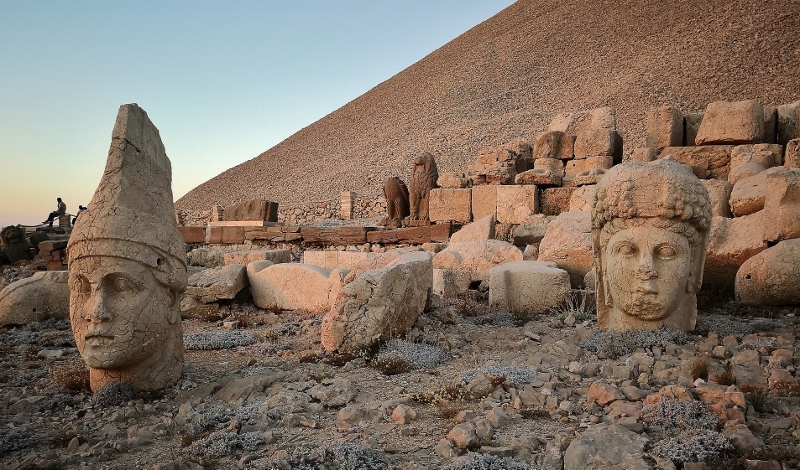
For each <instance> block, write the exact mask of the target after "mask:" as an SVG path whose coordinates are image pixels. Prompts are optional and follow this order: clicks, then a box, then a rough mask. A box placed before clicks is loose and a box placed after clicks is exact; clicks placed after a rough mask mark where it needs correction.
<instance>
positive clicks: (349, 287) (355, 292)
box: [321, 240, 488, 352]
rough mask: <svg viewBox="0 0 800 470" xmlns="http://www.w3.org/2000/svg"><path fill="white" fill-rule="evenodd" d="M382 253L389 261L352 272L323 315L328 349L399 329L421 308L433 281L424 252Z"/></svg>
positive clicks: (354, 345) (354, 347) (361, 343)
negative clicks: (351, 278)
mask: <svg viewBox="0 0 800 470" xmlns="http://www.w3.org/2000/svg"><path fill="white" fill-rule="evenodd" d="M487 241H488V240H487ZM462 243H471V242H462ZM385 255H386V258H387V259H388V260H390V261H389V263H391V264H386V265H384V266H382V267H380V268H377V269H372V270H369V271H366V272H363V273H360V274H356V276H355V279H354V280H353V281H352V282H349V283H347V284H346V285H345V286H344V287H343V288H342V292H341V293H340V294H339V296H338V298H337V299H336V300H335V302H334V303H333V305H332V307H331V310H330V312H328V313H327V314H326V315H325V317H324V318H323V320H322V328H321V339H322V345H323V347H325V349H327V350H328V351H335V350H338V351H342V352H356V351H359V350H362V349H364V348H367V347H369V346H371V345H373V344H374V343H375V342H376V341H379V340H387V339H389V338H391V337H394V336H399V335H402V334H404V333H405V332H406V331H407V330H408V329H409V328H410V327H411V325H413V324H414V322H415V321H416V319H417V317H418V316H419V315H420V314H421V313H422V310H423V308H424V307H425V303H426V302H427V300H428V294H429V293H430V292H431V290H432V287H433V273H432V266H431V257H430V255H429V254H428V253H426V252H424V251H416V252H401V253H392V252H389V253H387V254H385ZM378 258H381V257H378ZM375 262H376V263H377V264H380V263H381V260H380V259H376V261H375ZM354 272H357V269H354ZM351 274H352V273H351Z"/></svg>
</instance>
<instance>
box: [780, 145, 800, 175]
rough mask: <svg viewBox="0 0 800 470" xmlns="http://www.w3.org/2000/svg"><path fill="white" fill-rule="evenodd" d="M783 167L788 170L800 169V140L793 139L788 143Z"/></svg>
mask: <svg viewBox="0 0 800 470" xmlns="http://www.w3.org/2000/svg"><path fill="white" fill-rule="evenodd" d="M783 166H785V167H786V168H800V139H792V140H790V141H789V142H787V143H786V152H785V153H784V157H783Z"/></svg>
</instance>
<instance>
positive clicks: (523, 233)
mask: <svg viewBox="0 0 800 470" xmlns="http://www.w3.org/2000/svg"><path fill="white" fill-rule="evenodd" d="M552 219H553V217H547V216H545V215H543V214H536V215H533V216H531V217H529V218H528V219H527V220H525V223H523V224H521V225H519V226H517V227H515V228H514V232H513V233H512V237H513V239H514V245H516V246H526V245H532V244H538V243H539V242H541V241H542V238H544V235H545V233H546V232H547V224H549V223H550V220H552Z"/></svg>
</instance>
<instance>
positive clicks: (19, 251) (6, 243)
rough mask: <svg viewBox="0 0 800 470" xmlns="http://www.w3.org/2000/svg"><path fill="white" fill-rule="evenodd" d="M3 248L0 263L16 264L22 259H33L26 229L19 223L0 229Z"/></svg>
mask: <svg viewBox="0 0 800 470" xmlns="http://www.w3.org/2000/svg"><path fill="white" fill-rule="evenodd" d="M0 239H2V240H3V250H2V251H0V264H14V263H16V262H17V261H19V260H21V259H27V260H30V259H33V254H32V253H31V246H30V244H29V243H28V239H27V238H26V237H25V230H23V229H22V228H20V227H19V226H17V225H9V226H8V227H6V228H4V229H3V230H2V231H0Z"/></svg>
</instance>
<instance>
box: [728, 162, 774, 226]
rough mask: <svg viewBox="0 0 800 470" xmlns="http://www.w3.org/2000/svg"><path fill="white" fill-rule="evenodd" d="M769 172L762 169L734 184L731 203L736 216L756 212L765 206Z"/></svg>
mask: <svg viewBox="0 0 800 470" xmlns="http://www.w3.org/2000/svg"><path fill="white" fill-rule="evenodd" d="M767 174H768V172H767V171H762V172H761V173H758V174H756V175H755V176H751V177H749V178H744V179H742V180H740V181H739V182H737V183H736V184H734V185H733V189H732V190H731V197H730V199H729V203H730V206H731V212H733V215H734V216H736V217H741V216H743V215H750V214H754V213H756V212H758V211H760V210H761V209H763V208H764V203H765V201H766V193H767Z"/></svg>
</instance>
